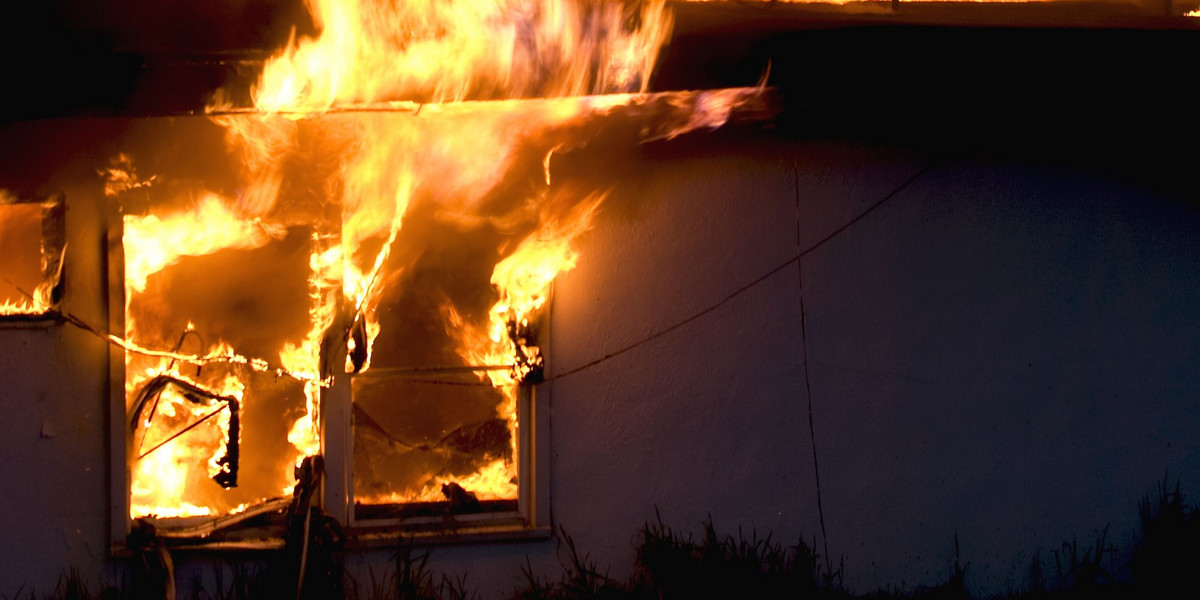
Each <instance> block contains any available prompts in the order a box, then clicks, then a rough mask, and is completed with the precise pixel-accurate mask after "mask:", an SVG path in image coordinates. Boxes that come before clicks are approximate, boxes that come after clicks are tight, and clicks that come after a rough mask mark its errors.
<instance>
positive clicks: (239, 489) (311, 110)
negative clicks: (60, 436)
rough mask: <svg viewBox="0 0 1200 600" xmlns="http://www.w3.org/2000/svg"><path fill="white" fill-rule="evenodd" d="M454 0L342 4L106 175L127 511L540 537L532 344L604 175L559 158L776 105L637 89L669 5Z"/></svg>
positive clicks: (212, 523)
mask: <svg viewBox="0 0 1200 600" xmlns="http://www.w3.org/2000/svg"><path fill="white" fill-rule="evenodd" d="M352 6H356V5H354V4H353V3H352ZM472 6H473V7H474V8H472V10H469V11H466V12H462V11H457V10H445V8H446V7H442V6H440V5H439V6H435V7H428V10H429V11H431V12H429V14H417V13H415V12H414V11H418V12H419V11H420V10H422V9H421V7H420V6H418V5H411V4H403V3H402V4H400V5H396V6H394V7H391V6H389V8H388V9H387V10H386V11H383V13H378V14H377V11H373V10H372V11H361V13H360V12H359V11H349V12H346V13H338V14H339V15H341V17H340V18H339V19H335V20H338V21H339V22H340V21H341V20H345V19H349V20H350V21H353V22H350V23H346V25H347V27H338V28H330V29H329V30H327V31H324V32H322V33H321V34H320V35H318V36H317V37H315V38H305V39H299V40H294V41H293V43H292V45H291V46H289V47H288V48H287V49H285V50H284V51H282V52H281V53H280V54H279V55H277V56H276V57H274V58H273V59H271V60H270V61H268V63H267V64H266V65H265V68H264V70H263V73H262V75H261V77H260V78H259V80H258V84H257V85H256V86H254V88H253V94H251V96H252V97H253V99H254V105H253V107H234V106H231V105H229V104H225V103H220V104H216V103H214V104H213V105H211V106H209V107H208V112H207V114H206V116H203V117H179V118H170V119H163V120H159V121H156V122H155V123H156V124H157V125H159V126H161V130H160V132H159V133H158V134H151V135H146V136H143V137H142V138H139V139H155V138H169V139H159V140H158V141H157V142H153V141H151V142H147V145H148V146H149V147H148V148H141V149H138V148H130V149H127V150H126V151H127V152H128V153H129V154H127V155H121V156H118V157H116V158H115V159H114V161H113V164H112V167H111V168H110V169H108V170H106V171H104V175H105V177H106V178H107V180H108V183H109V185H108V186H106V194H108V195H109V197H110V198H111V199H112V202H113V204H114V205H115V206H116V207H118V209H119V211H120V213H121V214H122V217H121V219H120V220H119V223H120V224H119V227H120V228H121V229H122V232H121V235H120V243H115V244H111V245H110V248H112V250H113V251H114V252H120V253H123V258H122V259H120V260H114V261H112V262H113V264H117V265H121V266H122V267H123V272H122V273H121V274H120V275H119V276H114V279H115V281H111V282H110V284H112V285H110V289H113V288H115V289H118V290H123V291H124V297H123V299H121V300H118V301H117V302H116V303H115V304H117V305H123V308H124V310H123V311H122V312H121V313H120V315H119V318H118V319H117V320H118V321H121V322H120V323H118V324H115V325H113V327H112V329H113V331H114V335H113V341H114V343H116V344H118V345H119V346H120V348H121V352H120V356H119V358H116V360H117V361H119V363H120V364H119V365H117V366H116V367H114V371H117V372H118V373H119V375H120V376H123V381H124V388H123V389H121V390H119V391H117V392H115V394H114V395H120V396H122V399H123V402H121V404H120V406H121V407H120V408H119V409H115V410H123V414H122V417H123V418H121V419H118V420H116V421H117V422H119V423H122V424H127V427H126V429H127V430H126V431H125V435H124V438H125V445H124V447H122V448H119V449H117V450H116V452H123V453H124V454H123V455H124V457H125V463H126V465H127V467H128V469H127V470H128V476H127V478H126V481H125V486H124V487H125V490H126V491H127V495H126V497H125V499H124V503H123V505H122V508H123V509H125V510H124V515H123V517H122V518H123V520H124V519H125V518H129V519H142V518H145V519H153V520H155V521H156V523H155V525H156V529H157V530H158V531H159V532H160V534H165V535H167V536H169V537H170V536H173V537H188V538H189V539H193V540H196V539H203V538H205V537H206V536H210V537H211V536H214V535H215V533H214V532H215V531H216V530H217V529H219V528H223V527H225V526H227V525H233V524H237V525H239V526H245V527H251V526H253V527H260V526H265V525H264V523H268V524H269V523H275V524H277V525H282V523H283V522H286V521H290V520H292V519H291V518H289V517H286V516H284V513H283V511H285V510H287V506H289V505H292V506H293V507H299V508H295V510H300V511H302V512H304V513H305V514H307V507H308V506H309V505H310V503H313V504H320V505H322V506H321V507H322V508H323V510H325V511H326V512H327V513H329V514H330V515H331V516H332V517H333V518H335V519H337V520H338V521H340V522H342V523H344V524H346V525H349V526H350V527H352V528H357V531H359V532H366V533H363V534H362V535H361V536H360V539H363V537H369V536H372V535H375V534H376V533H378V532H379V531H383V530H392V531H395V530H401V531H404V532H412V531H417V532H421V533H431V534H437V533H442V532H447V533H450V534H454V535H457V534H460V533H476V532H480V531H481V530H485V529H489V528H490V530H492V531H499V530H503V529H507V531H506V533H510V532H511V531H512V530H515V529H522V530H524V531H529V530H535V529H539V528H540V529H546V528H547V526H548V521H547V519H546V516H547V514H548V508H549V504H548V501H547V498H548V496H547V494H546V493H545V490H546V473H547V470H546V469H545V468H542V467H539V465H538V463H539V461H543V462H542V464H543V465H544V461H545V459H546V458H547V457H548V454H547V451H546V448H545V445H544V444H543V443H538V442H539V440H544V439H546V435H545V428H546V427H548V418H547V416H546V411H545V410H544V406H545V405H544V402H545V398H544V397H539V396H538V395H537V394H535V393H534V388H536V387H537V384H539V383H540V382H542V381H543V380H544V378H545V376H544V374H543V371H544V369H545V368H546V366H545V362H546V357H545V356H544V348H543V346H542V345H541V344H539V338H541V339H543V340H544V339H545V337H546V336H545V335H544V333H545V331H544V326H543V323H544V322H545V318H544V314H545V311H546V304H547V301H548V297H549V292H550V287H551V283H552V282H553V281H554V279H555V277H556V276H557V275H558V274H559V273H562V272H565V271H567V270H569V269H571V268H573V267H574V266H575V262H576V259H577V257H576V254H575V252H574V250H573V249H572V244H573V242H574V240H575V239H576V238H577V237H578V236H580V235H582V234H583V233H584V232H586V231H587V230H588V228H589V227H591V223H592V219H593V215H594V214H595V213H596V211H597V210H598V209H599V207H600V206H601V203H602V202H603V201H604V199H605V197H606V196H607V195H608V194H609V193H610V192H611V189H612V187H613V185H612V182H599V181H597V180H594V179H590V178H588V177H579V178H571V177H567V178H565V179H563V180H558V179H555V178H554V169H553V168H552V163H553V162H554V159H555V157H556V156H562V155H570V154H572V153H575V152H583V151H584V149H585V148H588V149H589V150H588V151H592V150H594V149H595V148H597V147H602V148H605V149H606V152H608V153H611V154H612V155H616V156H620V155H622V154H623V153H631V152H636V146H637V144H639V143H642V142H645V141H650V140H663V139H670V138H673V137H675V136H678V135H681V134H684V133H687V132H691V131H695V130H700V129H711V128H716V127H720V126H722V125H724V124H725V123H727V122H729V121H730V120H734V119H738V118H741V117H748V118H750V119H754V120H758V119H762V118H764V116H765V115H768V114H770V113H771V112H772V110H773V109H772V108H771V107H770V105H769V104H770V103H769V102H768V101H767V100H766V98H765V96H764V89H763V88H762V87H751V88H732V89H723V90H713V91H697V92H654V93H649V92H647V91H646V89H647V77H648V75H649V72H650V71H651V70H652V68H653V66H654V62H655V60H656V56H657V50H658V48H659V46H661V45H662V44H663V43H664V42H665V40H666V38H667V36H668V34H669V31H670V27H671V16H670V14H668V11H667V9H666V5H665V3H663V2H661V1H652V2H647V3H633V4H629V3H622V2H609V1H607V0H605V1H602V2H594V3H593V2H587V3H575V2H557V3H554V6H553V7H550V6H547V5H544V4H543V3H540V2H518V3H516V4H513V3H479V5H478V6H477V7H475V5H472ZM313 8H314V10H316V11H318V12H321V11H324V10H331V11H338V10H343V9H345V8H346V7H344V6H343V7H342V8H337V9H335V8H331V7H329V6H325V5H323V4H321V3H318V4H316V5H314V6H313ZM393 12H394V13H395V14H392V13H393ZM385 13H386V14H385ZM410 13H412V14H410ZM331 15H333V13H329V14H325V13H322V14H321V17H322V18H321V22H326V21H327V19H326V18H325V17H330V16H331ZM355 19H358V21H355ZM387 19H393V21H389V22H388V23H387V25H388V26H382V24H381V23H380V22H378V21H380V20H387ZM411 22H428V23H429V25H428V26H427V27H420V28H416V29H413V28H412V27H411V26H409V25H408V24H409V23H411ZM395 31H402V32H405V36H409V37H412V38H413V39H404V40H403V42H404V43H402V44H399V45H397V44H396V41H397V40H398V39H399V38H398V37H397V36H396V35H395V33H394V32H395ZM340 36H348V37H345V38H344V39H339V37H340ZM401 37H404V36H401ZM517 38H521V39H519V40H518V39H517ZM479 40H485V41H486V42H485V43H484V44H483V45H479V43H478V41H479ZM493 42H494V43H493ZM506 44H507V45H506ZM465 47H469V48H472V49H474V50H477V51H478V52H474V53H471V52H465V53H464V52H463V49H464V48H465ZM493 47H494V48H497V49H502V48H509V49H511V56H507V55H506V56H500V55H498V54H497V52H495V51H493V49H492V48H493ZM347 49H351V50H352V51H351V52H344V51H345V50H347ZM576 51H577V52H576ZM315 57H322V58H321V60H314V58H315ZM431 61H432V62H431ZM320 65H333V66H332V67H329V68H328V69H327V68H326V67H321V66H320ZM431 67H432V68H431ZM451 67H452V68H451ZM335 73H353V74H354V77H353V78H349V77H346V78H343V77H334V78H333V79H332V80H330V75H331V74H335ZM339 86H342V87H339ZM147 127H148V128H149V129H154V127H153V126H149V125H148V126H147ZM156 144H157V145H156ZM193 148H207V149H210V150H211V151H212V152H210V153H208V154H206V153H197V152H193V151H190V150H191V149H193ZM211 154H217V155H219V156H213V155H211ZM143 159H144V160H145V162H138V164H137V167H138V168H140V169H144V170H145V173H143V174H141V175H139V174H138V173H137V170H136V169H135V168H134V166H135V165H134V163H135V160H137V161H141V160H143ZM147 174H149V176H148V177H147V176H146V175H147ZM110 241H111V240H110ZM539 406H542V407H543V408H538V407H539ZM539 431H540V432H541V433H539ZM310 458H311V459H310ZM318 465H322V466H318ZM322 478H323V479H322ZM298 481H299V482H300V483H298ZM305 482H307V483H305ZM318 482H320V483H319V484H318ZM318 485H319V486H320V488H321V489H320V492H319V493H318V492H317V490H316V489H315V488H316V487H317V486H318ZM293 516H294V515H293ZM195 519H200V521H196V520H195ZM272 519H274V521H272ZM264 520H265V521H264ZM126 524H128V523H126ZM355 535H358V534H355ZM276 537H279V535H278V533H276Z"/></svg>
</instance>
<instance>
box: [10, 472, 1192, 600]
mask: <svg viewBox="0 0 1200 600" xmlns="http://www.w3.org/2000/svg"><path fill="white" fill-rule="evenodd" d="M1138 514H1139V517H1140V523H1141V534H1140V536H1139V539H1138V540H1136V542H1135V544H1134V548H1133V549H1132V557H1133V558H1132V560H1131V561H1130V562H1129V563H1128V564H1118V563H1117V557H1118V556H1119V555H1120V553H1119V552H1118V548H1117V547H1116V546H1115V545H1114V544H1113V543H1112V541H1111V540H1110V538H1109V535H1108V527H1105V528H1103V529H1100V530H1097V531H1096V532H1095V533H1094V535H1093V536H1092V537H1091V539H1090V540H1089V541H1087V542H1083V543H1081V542H1080V541H1079V540H1078V539H1076V538H1072V539H1071V540H1070V541H1064V542H1062V544H1060V545H1059V547H1058V548H1056V549H1054V550H1052V551H1051V552H1050V553H1049V556H1048V557H1045V558H1043V554H1042V553H1041V552H1035V553H1034V555H1033V559H1032V561H1031V563H1030V567H1029V571H1028V578H1029V581H1028V589H1027V590H1025V591H1022V592H1019V593H1012V594H1009V595H1008V596H1007V598H1012V599H1016V598H1025V599H1036V600H1042V599H1055V600H1057V599H1073V598H1141V597H1164V596H1172V597H1200V583H1198V582H1197V580H1196V577H1195V573H1197V572H1198V568H1200V507H1196V506H1193V505H1189V504H1188V503H1187V502H1186V499H1185V497H1184V494H1183V492H1182V491H1181V489H1180V484H1179V482H1178V481H1176V482H1174V483H1173V484H1171V483H1170V480H1169V479H1168V478H1166V477H1164V479H1163V481H1162V483H1161V484H1160V485H1159V486H1158V488H1157V490H1156V491H1155V492H1154V493H1151V494H1147V495H1146V496H1145V497H1143V499H1142V500H1141V501H1140V502H1139V505H1138ZM555 537H556V541H557V548H558V555H559V559H560V562H561V572H560V573H558V574H557V576H554V575H551V576H548V577H544V576H539V575H538V574H537V573H536V572H535V571H534V568H533V565H532V564H531V562H530V561H529V560H528V558H527V559H526V564H525V566H524V567H523V568H522V574H523V575H524V578H523V583H522V584H521V586H520V587H519V588H517V589H515V590H513V593H512V596H511V597H512V598H515V599H520V600H569V599H584V600H587V599H600V600H603V599H609V598H634V599H642V598H645V599H647V600H650V599H658V600H671V599H672V598H696V597H752V598H822V599H823V598H829V599H837V600H843V599H849V598H864V599H878V600H886V599H891V598H912V599H934V600H943V599H945V600H960V599H966V598H969V597H970V594H969V589H968V585H967V583H968V582H967V579H968V577H967V575H968V569H969V566H970V563H966V562H963V560H962V557H961V556H960V552H959V541H958V536H957V535H955V537H954V561H953V564H952V565H949V566H950V574H949V576H948V577H947V579H946V580H945V581H943V582H940V583H938V584H936V585H931V586H922V587H918V588H916V589H912V590H908V591H904V590H893V591H879V592H874V593H870V594H865V595H859V596H854V595H851V594H849V593H847V592H846V591H845V590H844V589H843V587H842V575H843V566H842V563H841V561H838V562H837V563H836V564H837V565H838V566H837V568H834V567H833V564H834V562H833V561H829V560H824V557H820V556H818V555H817V554H816V552H815V551H814V550H813V548H814V547H815V543H812V544H810V543H805V541H804V540H803V539H802V538H801V539H799V540H797V541H796V542H795V543H794V544H784V543H782V542H779V541H776V540H774V539H773V537H772V535H771V534H769V533H768V534H767V535H765V536H760V535H759V533H758V531H756V530H750V532H749V533H747V532H745V531H744V530H743V529H742V528H741V527H739V528H738V529H737V530H736V533H730V534H722V533H720V532H719V531H718V529H717V527H716V525H715V524H714V523H713V521H712V519H711V518H709V519H707V520H705V521H704V522H703V524H702V527H701V531H700V534H699V535H698V536H694V535H693V534H692V533H690V532H684V531H680V530H677V529H674V528H672V527H671V526H669V525H667V524H666V523H665V522H664V521H663V519H662V517H661V515H659V514H658V511H657V510H656V511H655V518H654V519H653V520H649V521H646V522H645V523H643V525H642V527H641V528H640V529H639V530H638V532H637V538H636V539H637V541H636V543H635V546H634V550H635V553H634V555H635V563H634V569H633V572H632V575H630V576H629V577H628V578H627V579H618V578H614V577H612V576H611V575H610V574H609V571H608V570H607V569H604V568H601V567H600V566H599V565H598V564H597V563H596V562H595V561H594V560H593V559H592V558H591V556H590V554H588V553H587V552H586V551H585V550H584V549H583V548H581V547H580V546H579V545H578V544H577V543H576V541H575V539H574V538H573V537H572V536H571V535H569V534H568V533H567V531H566V530H565V529H564V528H562V527H561V526H560V527H559V529H558V530H557V531H556V536H555ZM1126 555H1128V554H1126ZM331 556H333V555H331ZM335 558H336V557H335ZM430 561H431V554H430V551H429V550H428V549H421V550H418V549H417V548H416V547H415V546H414V544H413V542H412V541H411V540H408V541H406V542H404V543H401V544H400V545H399V546H398V547H397V548H396V550H395V552H394V554H393V556H392V562H391V564H390V565H389V566H388V567H386V568H385V569H384V570H383V572H382V573H378V572H376V571H375V570H374V567H373V566H370V565H368V567H367V573H366V577H365V578H363V579H361V580H360V579H358V578H355V577H353V576H349V575H346V574H344V573H343V571H342V569H341V568H340V560H331V562H330V564H331V565H333V567H336V568H323V569H322V570H321V571H320V573H321V575H320V576H319V577H317V578H316V579H317V580H316V581H314V580H313V579H314V578H313V577H312V576H311V575H312V574H311V573H310V577H308V578H306V580H305V585H306V590H320V591H319V592H315V591H314V592H313V593H308V594H306V596H310V597H319V598H329V599H330V600H338V599H344V600H440V599H447V600H470V599H474V598H478V597H479V594H478V592H477V591H476V590H475V589H474V588H473V587H472V586H471V584H470V583H469V582H468V581H467V574H460V575H457V576H451V575H447V574H442V575H440V576H435V574H434V572H433V571H432V569H431V567H430ZM281 562H283V561H280V560H277V559H276V560H268V561H267V563H266V566H265V567H263V566H257V565H249V564H245V563H237V562H230V563H227V564H226V565H224V566H221V567H217V569H216V572H215V576H214V578H213V580H212V581H213V583H214V584H215V588H216V589H215V590H213V591H209V590H206V589H205V588H204V585H203V584H202V582H201V581H199V579H196V580H194V581H193V584H192V587H191V590H190V592H191V594H190V596H187V595H184V594H182V593H181V594H180V595H179V596H178V597H179V598H180V600H184V599H185V598H191V599H193V600H249V599H252V598H255V599H257V598H271V597H277V596H279V594H278V593H273V592H278V591H279V590H280V589H287V588H288V586H287V585H284V584H282V583H281V581H282V579H281V578H280V577H279V576H278V573H272V571H273V570H278V569H279V568H280V566H281V565H280V563H281ZM1049 565H1053V572H1051V571H1050V570H1049V569H1048V566H1049ZM284 572H286V570H284ZM326 579H328V580H329V581H325V580H326ZM334 579H337V581H333V580H334ZM126 580H128V577H126ZM293 585H294V584H293ZM314 594H315V595H314ZM284 595H285V596H286V595H287V594H284ZM137 596H138V594H137V592H136V590H135V589H134V588H132V587H131V586H130V585H129V582H128V581H125V584H124V585H117V586H113V585H108V586H100V587H99V588H98V591H96V592H94V591H93V588H92V587H91V586H90V585H89V583H88V581H86V579H85V578H84V577H83V576H81V575H80V573H79V571H78V570H76V569H69V570H67V571H65V572H64V573H63V575H62V576H60V578H59V581H58V584H57V586H56V587H55V589H54V590H53V591H52V592H50V593H48V594H38V593H37V592H36V591H35V590H33V589H31V588H30V589H26V588H25V587H24V586H22V587H21V588H18V589H17V590H16V591H15V592H14V593H13V594H12V595H11V596H10V595H6V594H4V593H0V600H125V599H131V600H140V598H138V597H137Z"/></svg>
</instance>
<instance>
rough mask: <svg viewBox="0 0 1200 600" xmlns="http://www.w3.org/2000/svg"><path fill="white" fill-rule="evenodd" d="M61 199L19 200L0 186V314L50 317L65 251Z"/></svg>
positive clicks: (57, 295) (5, 316) (15, 317)
mask: <svg viewBox="0 0 1200 600" xmlns="http://www.w3.org/2000/svg"><path fill="white" fill-rule="evenodd" d="M63 217H64V209H63V203H62V200H61V199H60V198H54V199H51V200H22V199H18V198H17V197H16V196H14V195H13V194H11V193H9V192H7V191H5V190H0V257H3V258H4V260H2V261H0V319H3V320H10V321H11V320H20V319H29V318H35V319H40V318H45V317H48V316H53V314H54V313H55V312H56V311H57V308H58V303H59V300H61V298H62V287H63V286H62V284H63V278H62V266H63V256H64V253H65V251H66V244H65V238H64V235H65V232H64V228H63Z"/></svg>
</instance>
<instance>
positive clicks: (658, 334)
mask: <svg viewBox="0 0 1200 600" xmlns="http://www.w3.org/2000/svg"><path fill="white" fill-rule="evenodd" d="M932 168H933V164H929V165H926V166H925V167H922V168H921V169H919V170H918V171H916V172H915V173H913V174H912V175H911V176H909V178H908V179H905V180H904V182H903V183H901V184H900V185H899V186H897V187H896V188H895V189H893V190H892V191H891V192H888V194H887V195H885V196H883V197H882V198H880V199H879V200H878V201H876V202H875V203H874V204H872V205H871V206H869V207H867V209H866V210H864V211H863V212H861V213H859V214H858V215H857V216H855V217H854V218H853V219H850V220H849V221H847V222H846V223H845V224H844V225H842V226H841V227H838V228H837V229H835V230H833V231H832V232H830V233H829V234H828V235H826V236H825V237H823V238H821V239H820V240H818V241H817V242H816V243H815V244H813V245H811V246H809V247H808V248H805V249H804V250H801V251H800V252H798V253H797V254H796V255H795V256H793V257H791V258H789V259H787V260H785V261H783V262H782V263H780V264H779V265H777V266H776V267H774V268H772V269H771V270H770V271H767V272H766V273H764V274H762V275H760V276H759V277H757V278H756V279H754V280H753V281H751V282H750V283H747V284H746V285H743V286H741V287H739V288H738V289H736V290H734V291H733V292H731V293H730V294H729V295H727V296H725V297H724V298H721V299H720V300H718V301H717V302H715V303H713V304H711V305H709V306H708V307H707V308H705V309H703V310H701V311H700V312H697V313H695V314H693V315H691V316H689V317H687V318H685V319H683V320H681V321H678V322H676V323H675V324H673V325H671V326H669V327H667V328H666V329H663V330H662V331H657V332H655V333H652V334H650V335H648V336H646V337H644V338H642V339H640V340H638V341H636V342H633V343H631V344H629V345H627V346H624V347H622V348H620V349H618V350H614V351H612V352H609V353H608V354H605V355H604V356H602V357H600V358H597V359H595V360H593V361H590V362H586V363H584V364H582V365H579V366H577V367H574V368H571V369H568V370H566V371H563V372H561V373H556V374H555V375H553V376H551V377H547V378H546V381H554V380H556V379H562V378H564V377H569V376H571V375H574V374H576V373H578V372H580V371H584V370H586V369H590V368H592V367H594V366H596V365H599V364H600V363H603V362H605V361H608V360H610V359H613V358H616V357H618V356H620V355H622V354H624V353H626V352H629V351H630V350H633V349H634V348H637V347H639V346H643V345H645V344H647V343H649V342H651V341H654V340H656V339H658V338H660V337H662V336H664V335H667V334H668V333H671V332H672V331H675V330H676V329H679V328H680V327H683V326H684V325H687V324H688V323H691V322H692V321H695V320H696V319H699V318H700V317H703V316H704V315H707V314H708V313H710V312H713V311H714V310H717V309H718V308H720V307H722V306H724V305H725V304H726V303H728V302H729V301H730V300H733V299H734V298H737V297H738V296H740V295H742V294H744V293H746V292H748V291H750V290H751V289H753V288H754V287H756V286H757V285H758V284H760V283H762V282H764V281H766V280H767V279H770V278H771V276H773V275H775V274H776V273H779V272H780V271H782V270H784V269H786V268H788V267H789V266H791V264H792V263H796V262H799V261H800V259H801V258H804V257H805V256H807V255H809V254H811V253H812V252H813V251H815V250H816V249H818V248H820V247H821V246H824V245H825V243H826V242H828V241H829V240H832V239H833V238H835V237H837V236H838V235H839V234H841V233H842V232H844V231H846V230H847V229H849V228H850V227H852V226H854V225H855V224H856V223H858V222H859V221H861V220H863V219H864V218H866V216H867V215H869V214H871V213H872V212H875V210H876V209H878V208H879V207H880V206H883V205H884V204H885V203H887V202H888V201H889V200H891V199H892V198H895V197H896V196H897V195H898V194H899V193H900V192H902V191H904V189H905V188H907V187H908V186H909V185H911V184H912V183H913V182H914V181H916V180H917V179H919V178H921V176H923V175H924V174H925V173H927V172H928V171H929V170H930V169H932ZM798 190H799V188H797V193H799V191H798Z"/></svg>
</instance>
